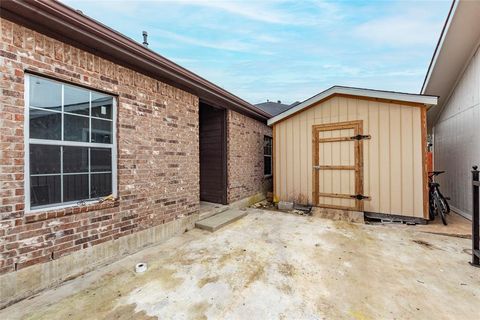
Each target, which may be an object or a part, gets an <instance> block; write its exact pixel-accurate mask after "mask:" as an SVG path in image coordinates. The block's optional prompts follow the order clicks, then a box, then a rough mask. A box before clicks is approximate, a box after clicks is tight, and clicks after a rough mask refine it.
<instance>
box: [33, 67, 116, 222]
mask: <svg viewBox="0 0 480 320" xmlns="http://www.w3.org/2000/svg"><path fill="white" fill-rule="evenodd" d="M31 77H39V78H43V79H46V80H48V81H53V82H57V83H59V84H60V85H61V86H62V100H61V102H62V109H61V110H60V111H57V110H55V111H54V110H48V111H51V112H56V113H60V114H61V138H62V139H63V137H64V118H65V117H64V115H65V114H67V115H68V114H70V115H75V116H80V117H88V118H89V140H91V136H92V119H100V120H104V121H111V122H112V143H111V144H107V143H95V142H80V141H67V140H49V139H36V138H32V139H30V108H33V109H36V110H47V109H45V108H38V107H30V80H31ZM65 85H70V86H75V87H77V88H83V89H85V90H88V91H89V96H90V101H89V115H88V116H85V115H79V114H75V113H72V112H66V113H65V110H64V107H65V106H64V99H65V97H64V91H65ZM92 91H95V92H99V93H102V94H107V95H110V96H111V97H112V119H111V120H110V119H104V118H99V117H92V115H91V109H92V103H91V101H92ZM24 101H25V104H24V107H25V111H24V195H25V196H24V206H25V213H35V212H39V211H46V210H55V209H63V208H68V207H75V206H78V205H79V203H82V204H86V205H88V204H95V203H99V202H100V199H84V200H75V201H69V202H60V203H52V204H47V205H40V206H35V207H34V208H31V192H30V179H31V176H30V144H41V145H55V146H61V147H86V148H89V150H91V149H92V148H102V149H110V150H111V154H112V157H111V161H112V164H111V165H112V170H111V175H112V195H113V197H114V198H117V197H118V186H117V96H116V95H113V94H110V93H103V92H100V91H98V90H94V89H91V88H87V87H83V86H81V85H78V84H74V83H70V82H67V81H63V80H57V79H52V78H50V77H45V76H43V75H37V74H35V73H25V83H24ZM89 154H90V151H89ZM60 157H61V160H60V161H61V162H60V163H61V164H62V163H63V159H62V158H63V152H61V156H60ZM95 173H97V174H98V173H102V172H95ZM109 173H110V172H109ZM83 174H86V173H83ZM91 174H92V172H91V164H90V163H89V166H88V176H89V181H90V177H91ZM55 175H59V176H60V183H61V187H60V189H61V191H60V192H61V195H62V196H61V200H62V201H63V192H64V190H63V177H64V176H66V175H68V174H65V175H64V172H63V166H62V165H60V173H59V174H55ZM90 186H91V185H90V182H89V188H90Z"/></svg>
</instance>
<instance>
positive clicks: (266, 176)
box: [263, 135, 273, 178]
mask: <svg viewBox="0 0 480 320" xmlns="http://www.w3.org/2000/svg"><path fill="white" fill-rule="evenodd" d="M265 138H268V139H270V142H271V154H265ZM265 157H269V158H270V173H269V174H265ZM272 175H273V138H272V137H270V136H267V135H264V136H263V177H264V178H270V177H271V176H272Z"/></svg>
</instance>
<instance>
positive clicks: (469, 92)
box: [433, 51, 480, 216]
mask: <svg viewBox="0 0 480 320" xmlns="http://www.w3.org/2000/svg"><path fill="white" fill-rule="evenodd" d="M479 114H480V56H479V53H478V51H477V52H476V53H475V55H474V56H473V58H472V60H471V61H470V62H469V64H468V66H467V68H466V69H465V72H464V74H463V75H462V77H461V78H460V80H459V81H458V84H457V86H456V87H455V89H454V91H453V93H452V95H451V96H450V98H449V100H448V101H447V103H446V104H445V106H444V107H443V110H442V112H441V114H440V116H439V118H438V121H437V123H436V124H435V127H434V130H433V132H434V143H435V147H434V167H435V170H445V171H446V173H445V174H443V175H441V176H439V177H437V181H438V182H439V183H440V185H441V189H442V192H443V193H444V194H445V196H448V197H450V198H451V200H450V204H451V206H452V207H453V208H452V209H454V210H456V211H459V212H460V213H463V214H465V215H466V216H471V212H472V204H471V200H470V199H471V194H472V190H471V189H472V188H471V187H470V185H471V183H470V179H471V177H470V176H471V174H470V171H471V170H472V166H473V165H479V164H480V148H478V142H477V143H475V141H478V139H479V138H480V127H479V126H478V123H480V122H479V121H480V118H479Z"/></svg>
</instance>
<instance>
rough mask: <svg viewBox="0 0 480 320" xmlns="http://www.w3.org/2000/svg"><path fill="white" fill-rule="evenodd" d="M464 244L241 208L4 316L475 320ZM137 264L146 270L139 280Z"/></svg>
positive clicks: (477, 297) (474, 275) (478, 293)
mask: <svg viewBox="0 0 480 320" xmlns="http://www.w3.org/2000/svg"><path fill="white" fill-rule="evenodd" d="M469 248H470V241H468V240H467V239H462V238H456V237H445V236H441V235H435V234H430V233H424V232H417V231H414V230H412V229H405V228H394V227H388V228H385V227H382V226H372V225H361V224H352V223H347V222H343V221H331V220H326V219H320V218H314V217H305V216H298V215H291V214H284V213H279V212H268V211H262V210H257V209H248V215H247V216H246V217H245V218H243V219H241V220H238V221H236V222H235V223H233V224H231V225H229V226H228V227H225V228H223V229H221V230H219V231H217V232H215V233H209V232H206V231H203V230H198V229H194V230H192V231H189V232H187V233H184V234H183V235H181V236H177V237H175V238H172V239H170V240H169V241H167V242H165V243H163V244H161V245H158V246H155V247H150V248H148V249H145V250H143V251H141V252H139V253H137V254H135V255H131V256H129V257H127V258H125V259H123V260H121V261H118V262H116V263H114V264H112V265H109V266H107V267H105V268H101V269H98V270H97V271H94V272H91V273H89V274H86V275H85V276H83V277H80V278H77V279H74V280H72V281H69V282H67V283H65V284H64V285H62V286H61V287H59V288H57V289H55V290H49V291H45V292H43V293H41V294H39V295H38V296H36V297H33V298H31V299H29V300H24V301H21V302H19V303H17V304H15V305H12V306H10V307H9V308H6V309H4V310H1V311H0V319H48V320H53V319H62V320H63V319H245V318H246V317H248V318H249V319H462V320H468V319H478V305H479V301H480V269H478V268H473V267H471V266H469V264H468V261H469V260H470V255H469V253H470V252H469ZM137 262H146V263H147V264H148V266H149V268H148V270H147V271H146V272H145V273H142V274H136V273H134V271H133V270H134V266H135V264H136V263H137Z"/></svg>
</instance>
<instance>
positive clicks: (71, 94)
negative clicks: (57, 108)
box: [63, 85, 90, 116]
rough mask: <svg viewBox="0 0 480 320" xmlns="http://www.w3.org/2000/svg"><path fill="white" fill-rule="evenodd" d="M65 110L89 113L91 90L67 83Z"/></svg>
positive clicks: (64, 99)
mask: <svg viewBox="0 0 480 320" xmlns="http://www.w3.org/2000/svg"><path fill="white" fill-rule="evenodd" d="M63 90H64V92H63V94H64V96H63V103H64V109H63V110H64V111H65V112H72V113H78V114H84V115H87V116H88V115H89V110H88V109H89V106H90V91H88V90H85V89H82V88H78V87H72V86H68V85H65V87H64V89H63Z"/></svg>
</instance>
